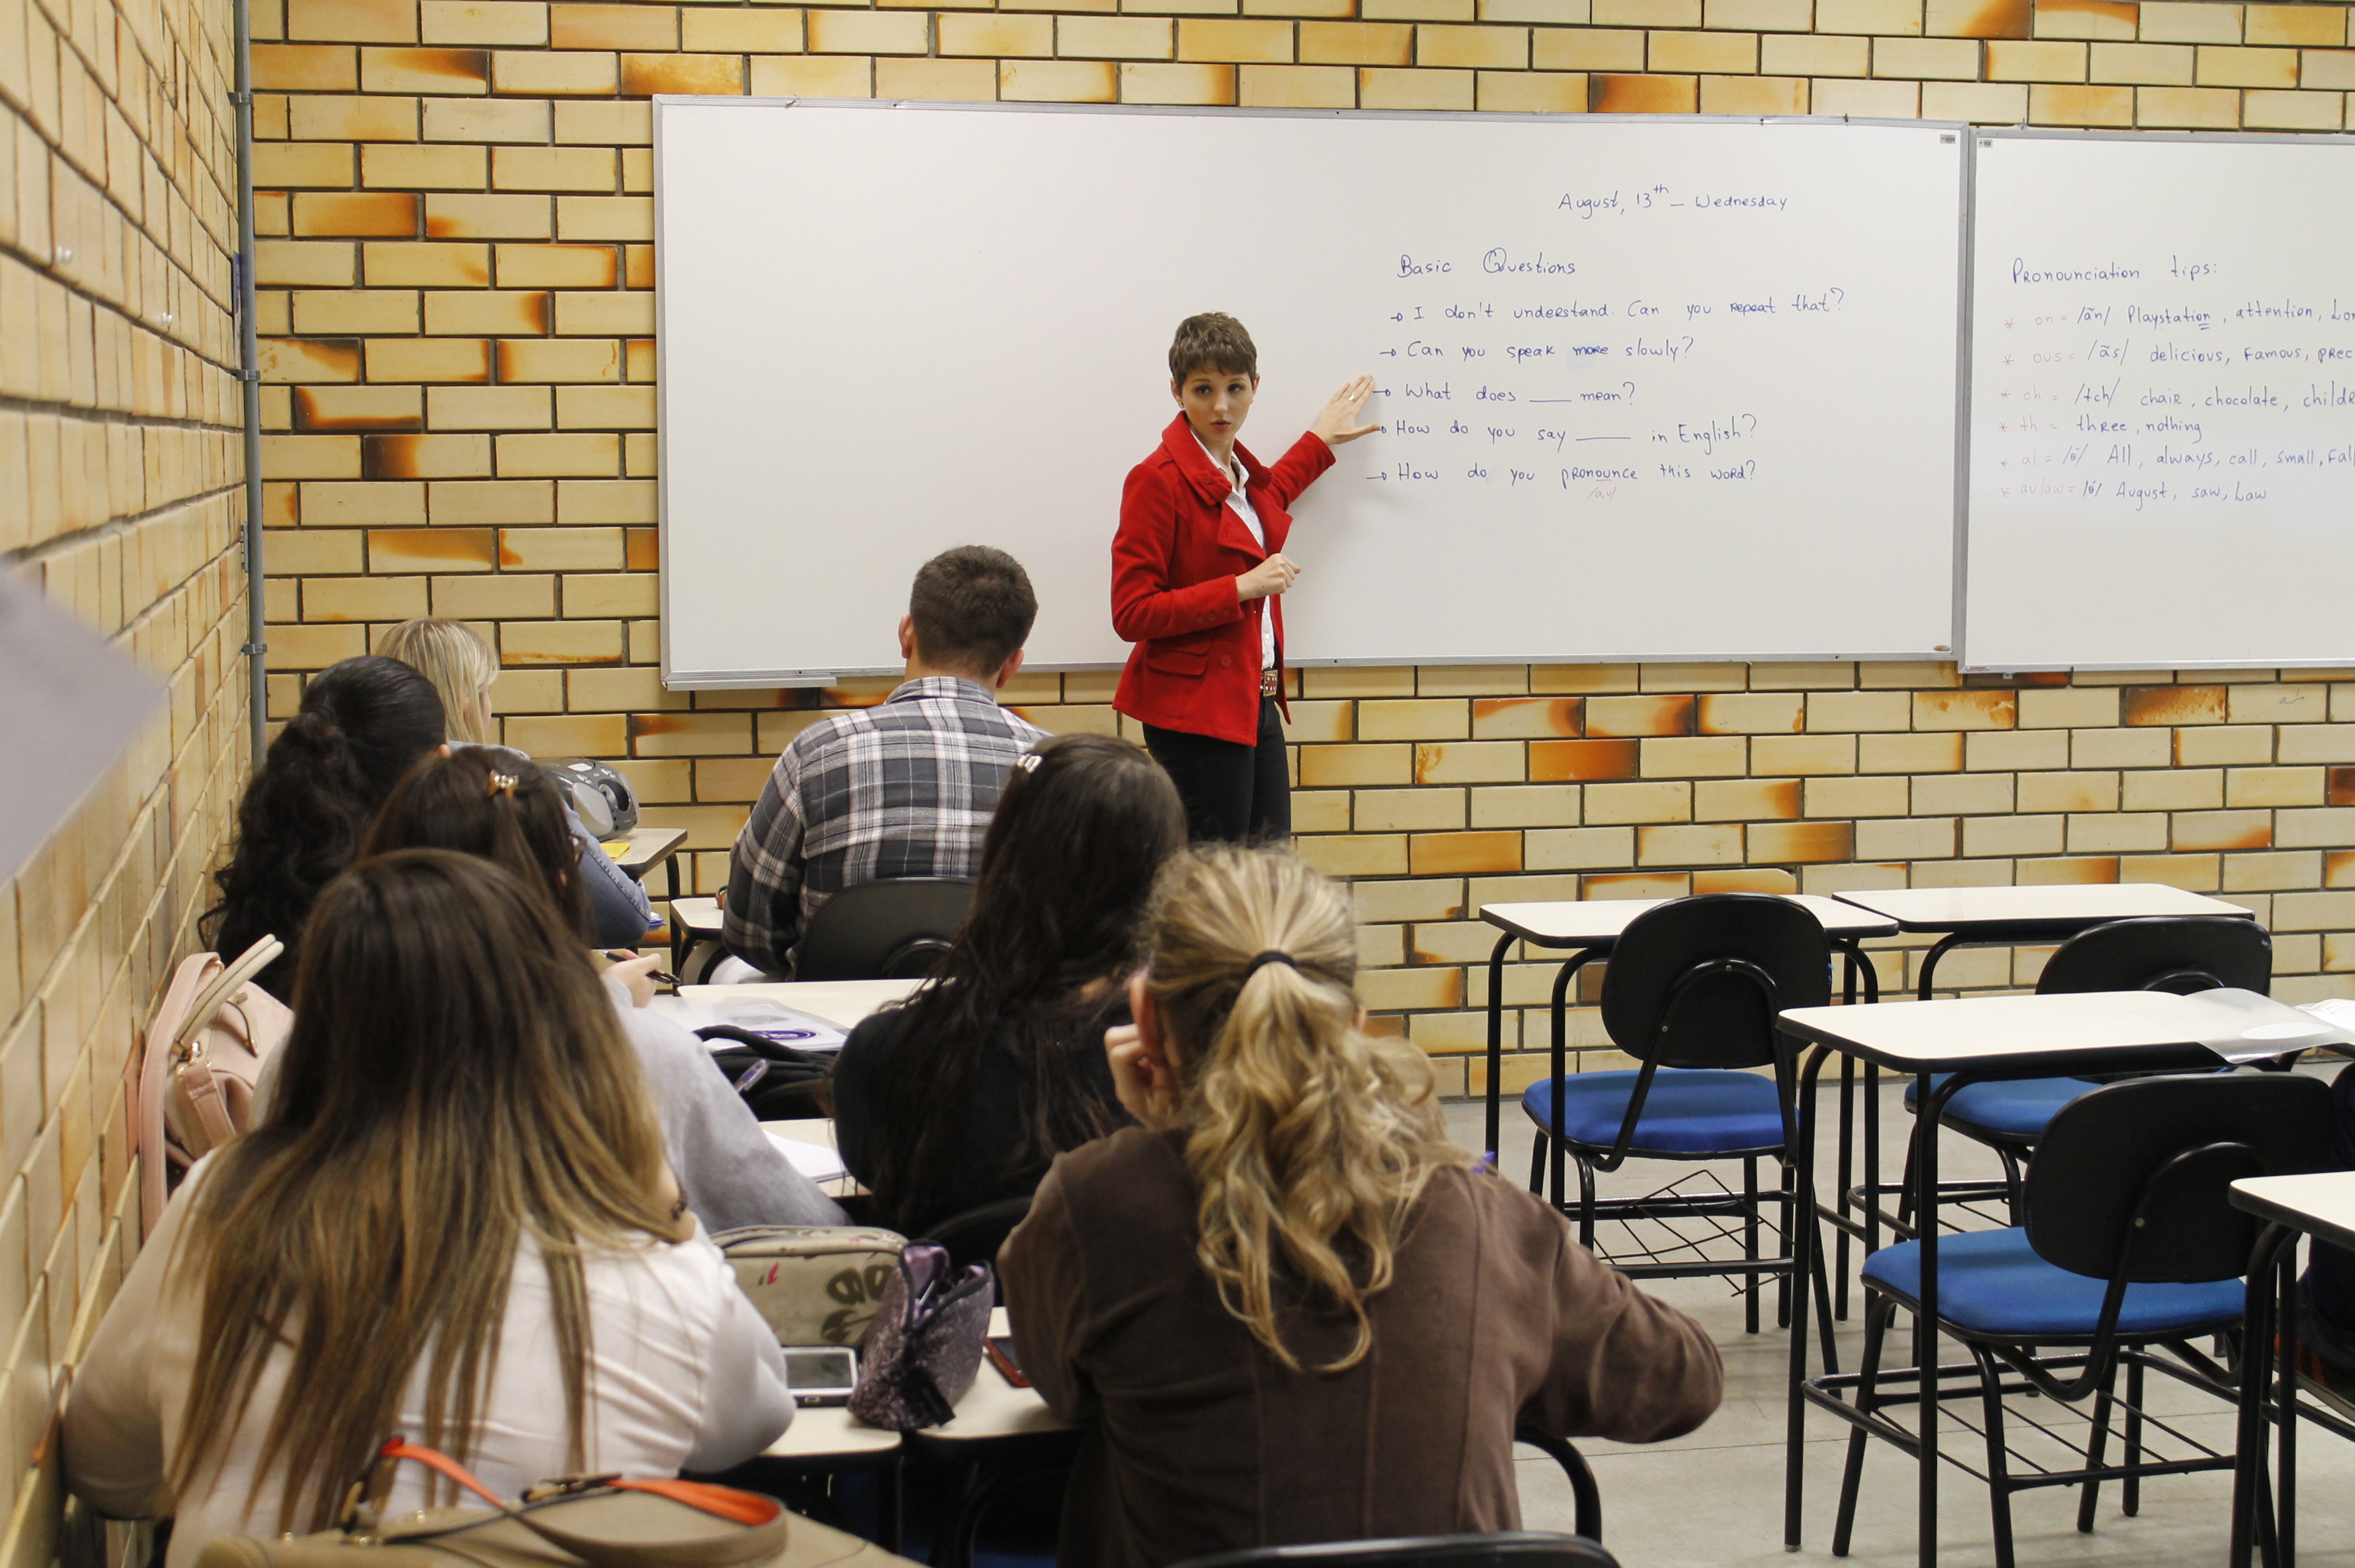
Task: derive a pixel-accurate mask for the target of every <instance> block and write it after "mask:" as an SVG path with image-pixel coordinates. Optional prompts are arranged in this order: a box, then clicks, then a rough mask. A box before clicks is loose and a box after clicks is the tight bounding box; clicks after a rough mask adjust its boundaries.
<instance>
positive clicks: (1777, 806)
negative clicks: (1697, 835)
mask: <svg viewBox="0 0 2355 1568" xmlns="http://www.w3.org/2000/svg"><path fill="white" fill-rule="evenodd" d="M1799 786H1800V781H1799V780H1797V779H1702V780H1700V781H1699V782H1697V783H1696V784H1694V785H1693V816H1694V817H1695V818H1696V819H1697V820H1699V821H1702V822H1758V821H1773V820H1782V819H1788V818H1793V817H1796V816H1799V815H1800V789H1799Z"/></svg>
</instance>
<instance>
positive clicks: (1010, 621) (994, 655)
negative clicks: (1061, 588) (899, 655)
mask: <svg viewBox="0 0 2355 1568" xmlns="http://www.w3.org/2000/svg"><path fill="white" fill-rule="evenodd" d="M908 613H909V615H910V616H911V617H912V618H913V619H914V621H915V623H916V650H917V652H918V653H920V654H922V656H923V658H924V662H925V663H927V664H934V665H943V666H945V667H948V668H950V669H959V670H970V671H972V672H974V673H975V674H976V675H984V676H987V675H995V674H996V673H997V667H998V666H1000V665H1002V664H1004V663H1005V662H1006V661H1007V659H1008V658H1009V657H1011V656H1013V654H1014V652H1015V650H1016V649H1018V648H1019V647H1021V645H1022V644H1023V642H1024V640H1025V639H1027V638H1028V636H1029V635H1030V624H1031V623H1032V622H1033V621H1036V620H1037V619H1038V618H1039V596H1038V595H1037V594H1035V593H1033V592H1031V591H1030V574H1029V573H1028V572H1027V571H1023V570H1022V563H1021V562H1020V561H1018V560H1015V559H1014V558H1013V557H1012V556H1010V555H1008V554H1007V553H1006V552H1005V551H1004V550H1002V549H990V548H989V547H988V546H987V545H983V544H968V545H959V546H958V547H957V548H956V549H951V550H943V551H942V552H941V553H940V554H938V555H936V556H934V557H932V560H928V561H926V562H924V564H923V565H922V567H921V568H919V569H918V570H917V572H916V585H915V587H914V589H913V590H912V591H911V592H910V593H909V595H908Z"/></svg>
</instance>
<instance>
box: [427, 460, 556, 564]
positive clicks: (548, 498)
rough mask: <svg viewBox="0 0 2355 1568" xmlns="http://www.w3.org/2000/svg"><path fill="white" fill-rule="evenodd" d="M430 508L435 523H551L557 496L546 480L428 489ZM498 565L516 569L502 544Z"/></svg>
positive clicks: (463, 484)
mask: <svg viewBox="0 0 2355 1568" xmlns="http://www.w3.org/2000/svg"><path fill="white" fill-rule="evenodd" d="M427 489H428V491H429V493H430V500H429V504H430V505H431V506H432V510H433V520H434V521H435V522H436V523H473V524H480V523H550V522H554V521H555V520H556V496H555V494H554V492H553V490H552V488H551V487H550V486H549V484H548V483H547V481H545V480H513V479H506V480H500V481H497V482H496V483H491V484H474V483H467V482H463V481H462V482H457V483H442V484H436V485H428V486H427ZM499 564H500V565H502V566H518V565H521V564H523V563H522V562H521V561H520V560H508V559H507V550H506V545H505V544H504V543H502V544H501V546H500V549H499Z"/></svg>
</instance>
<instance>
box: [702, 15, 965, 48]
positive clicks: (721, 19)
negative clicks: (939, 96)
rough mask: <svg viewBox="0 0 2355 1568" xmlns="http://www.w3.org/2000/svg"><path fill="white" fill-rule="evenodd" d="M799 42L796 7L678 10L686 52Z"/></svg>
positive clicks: (799, 18) (799, 20) (796, 45)
mask: <svg viewBox="0 0 2355 1568" xmlns="http://www.w3.org/2000/svg"><path fill="white" fill-rule="evenodd" d="M945 19H946V18H943V20H945ZM802 42H803V35H802V14H801V13H800V12H799V11H796V10H790V9H786V8H783V7H780V6H757V7H753V8H750V9H746V10H737V9H734V8H733V7H723V6H713V5H689V6H687V7H685V8H684V9H682V10H681V11H680V12H679V18H678V46H679V48H682V49H685V50H687V52H688V53H690V54H730V55H790V54H799V53H800V52H801V50H802Z"/></svg>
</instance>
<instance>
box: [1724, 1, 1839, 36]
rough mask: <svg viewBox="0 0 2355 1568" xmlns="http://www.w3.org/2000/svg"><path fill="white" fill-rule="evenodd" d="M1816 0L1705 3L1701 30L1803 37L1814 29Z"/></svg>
mask: <svg viewBox="0 0 2355 1568" xmlns="http://www.w3.org/2000/svg"><path fill="white" fill-rule="evenodd" d="M1814 13H1815V6H1814V5H1813V0H1705V3H1704V4H1703V5H1702V7H1701V26H1702V27H1727V28H1732V29H1734V30H1736V31H1747V32H1774V33H1804V32H1806V31H1807V30H1808V28H1810V27H1813V26H1814V25H1815V15H1814Z"/></svg>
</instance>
